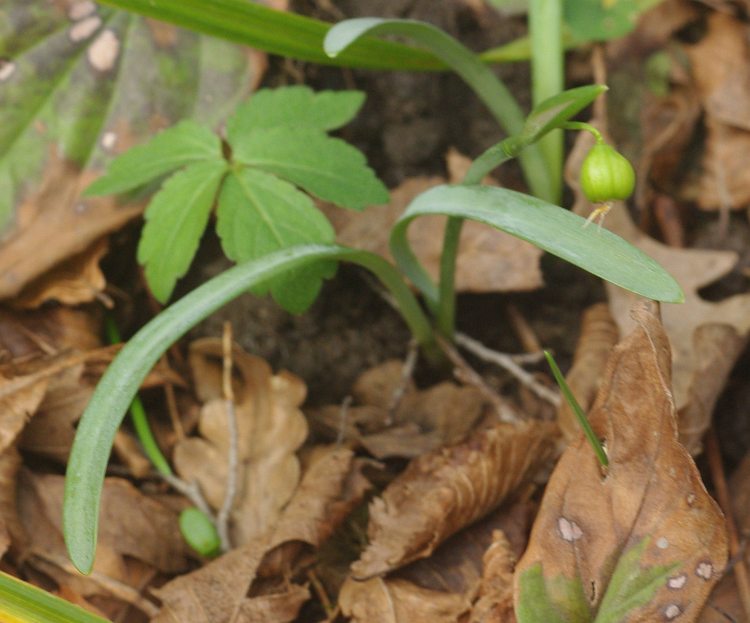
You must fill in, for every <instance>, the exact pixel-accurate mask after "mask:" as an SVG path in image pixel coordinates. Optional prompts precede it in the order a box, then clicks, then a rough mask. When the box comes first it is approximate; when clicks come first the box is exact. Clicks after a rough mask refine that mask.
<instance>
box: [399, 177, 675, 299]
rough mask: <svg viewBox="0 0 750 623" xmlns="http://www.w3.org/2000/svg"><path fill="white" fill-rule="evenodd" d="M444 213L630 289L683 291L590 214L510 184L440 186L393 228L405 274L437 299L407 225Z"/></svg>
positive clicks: (659, 293)
mask: <svg viewBox="0 0 750 623" xmlns="http://www.w3.org/2000/svg"><path fill="white" fill-rule="evenodd" d="M429 214H443V215H446V216H453V217H458V218H464V219H471V220H474V221H478V222H480V223H485V224H487V225H490V226H492V227H495V228H497V229H502V230H503V231H505V232H507V233H509V234H511V235H513V236H516V237H518V238H521V239H522V240H527V241H528V242H531V243H532V244H534V245H536V246H537V247H539V248H541V249H544V250H545V251H548V252H549V253H552V254H553V255H557V256H558V257H560V258H562V259H564V260H566V261H568V262H570V263H571V264H574V265H576V266H578V267H580V268H583V269H584V270H587V271H588V272H590V273H593V274H594V275H597V276H598V277H601V278H602V279H606V280H607V281H610V282H611V283H614V284H615V285H618V286H620V287H622V288H625V289H626V290H630V291H631V292H635V293H636V294H640V295H642V296H645V297H648V298H651V299H654V300H657V301H664V302H668V303H681V302H682V301H683V300H684V294H683V292H682V289H681V288H680V286H679V285H678V283H677V282H676V281H675V280H674V278H673V277H672V276H671V275H670V274H669V273H667V272H666V271H665V270H664V269H663V268H662V267H661V266H659V264H657V263H656V262H655V261H654V260H652V259H651V258H650V257H648V256H647V255H645V254H644V253H642V252H641V251H640V250H638V249H636V248H635V247H634V246H633V245H631V244H630V243H628V242H626V241H625V240H623V239H622V238H620V237H619V236H617V235H616V234H613V233H612V232H610V231H609V230H607V229H599V228H597V227H586V228H584V227H583V225H584V223H585V222H586V221H585V219H583V218H581V217H580V216H578V215H576V214H573V213H572V212H569V211H567V210H563V209H562V208H560V207H558V206H555V205H552V204H550V203H547V202H546V201H542V200H541V199H537V198H535V197H531V196H529V195H525V194H522V193H518V192H515V191H512V190H507V189H505V188H493V187H489V186H437V187H435V188H431V189H430V190H428V191H427V192H425V193H422V194H421V195H419V196H418V197H417V198H416V199H415V200H414V201H413V202H412V203H411V205H409V207H408V208H407V209H406V211H405V212H404V214H403V215H402V216H401V218H400V219H399V221H398V222H397V224H396V226H395V227H394V229H393V231H392V233H391V243H390V246H391V252H392V253H393V256H394V258H396V261H397V262H398V264H399V265H400V266H401V268H402V270H403V271H404V273H405V274H406V275H408V276H409V278H410V279H412V281H414V283H415V285H417V287H418V288H419V289H420V290H421V291H423V292H425V293H426V294H427V295H428V296H430V297H434V300H437V293H436V292H435V286H434V284H431V282H429V281H428V280H427V281H426V278H425V275H424V273H423V271H420V270H419V267H418V266H417V264H416V260H415V258H414V256H413V254H412V253H411V251H410V250H409V247H408V242H407V240H406V230H407V228H408V226H409V223H410V222H411V221H412V220H413V219H414V218H416V217H417V216H426V215H429Z"/></svg>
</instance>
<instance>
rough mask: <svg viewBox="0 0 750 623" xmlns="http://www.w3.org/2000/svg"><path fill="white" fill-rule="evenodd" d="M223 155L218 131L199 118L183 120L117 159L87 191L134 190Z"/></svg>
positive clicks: (111, 192) (112, 192)
mask: <svg viewBox="0 0 750 623" xmlns="http://www.w3.org/2000/svg"><path fill="white" fill-rule="evenodd" d="M221 157H222V153H221V140H220V139H219V137H218V136H216V134H214V133H213V132H212V131H211V130H209V129H208V128H206V127H204V126H202V125H201V124H200V123H197V122H196V121H192V120H185V121H181V122H180V123H178V124H177V125H174V126H172V127H171V128H168V129H166V130H164V131H163V132H161V133H160V134H157V135H156V136H155V137H154V138H153V139H151V140H150V141H148V143H145V144H143V145H137V146H136V147H133V148H132V149H129V150H128V151H126V152H125V153H124V154H122V155H121V156H119V157H117V158H115V160H114V161H113V162H112V164H111V165H110V166H109V169H108V170H107V173H106V174H105V175H104V176H103V177H100V178H99V179H98V180H96V181H95V182H94V183H93V184H91V186H89V187H88V188H87V189H86V192H85V194H86V195H89V196H90V195H112V194H117V193H121V192H124V191H126V190H133V189H134V188H138V187H139V186H143V184H145V183H147V182H150V181H152V180H155V179H157V178H159V177H161V176H162V175H165V174H166V173H170V172H171V171H174V170H176V169H179V168H181V167H184V166H185V165H188V164H190V163H193V162H200V161H202V160H214V161H215V160H217V159H220V158H221Z"/></svg>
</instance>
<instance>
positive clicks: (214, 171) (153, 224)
mask: <svg viewBox="0 0 750 623" xmlns="http://www.w3.org/2000/svg"><path fill="white" fill-rule="evenodd" d="M226 166H227V165H226V162H225V161H224V160H208V161H205V162H198V163H194V164H191V165H189V166H188V167H186V168H185V169H184V170H182V171H179V172H178V173H175V174H174V175H173V176H172V177H170V178H169V179H168V180H167V181H166V182H165V183H164V185H163V186H162V189H161V190H160V191H159V192H158V193H156V195H154V198H153V199H152V201H151V203H150V204H149V206H148V209H147V210H146V214H145V217H146V225H145V226H144V228H143V233H142V234H141V240H140V243H139V245H138V261H139V262H140V263H141V264H143V265H144V267H145V274H146V279H147V281H148V284H149V287H150V288H151V292H152V293H153V295H154V296H155V297H156V299H157V300H158V301H161V302H162V303H166V301H167V300H168V299H169V297H170V296H171V294H172V290H174V286H175V283H176V282H177V279H179V278H180V277H182V276H183V275H184V274H185V273H186V272H187V270H188V268H189V267H190V264H191V262H192V261H193V257H194V256H195V252H196V251H197V250H198V243H199V242H200V239H201V236H202V235H203V232H204V231H205V229H206V225H207V224H208V217H209V215H210V213H211V207H212V206H213V203H214V199H215V197H216V191H217V190H218V188H219V183H220V182H221V178H222V177H223V175H224V173H225V172H226Z"/></svg>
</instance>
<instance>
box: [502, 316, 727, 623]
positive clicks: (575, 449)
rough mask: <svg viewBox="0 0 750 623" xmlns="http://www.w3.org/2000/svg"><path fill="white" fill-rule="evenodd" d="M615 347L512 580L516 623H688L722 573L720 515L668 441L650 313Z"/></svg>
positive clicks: (673, 439)
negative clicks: (589, 431)
mask: <svg viewBox="0 0 750 623" xmlns="http://www.w3.org/2000/svg"><path fill="white" fill-rule="evenodd" d="M634 318H635V320H636V322H637V325H638V326H637V328H636V329H635V331H634V332H633V333H632V334H631V335H630V336H629V337H628V338H627V339H625V340H624V341H623V342H622V343H621V344H620V345H618V346H617V347H616V349H615V350H614V352H613V354H612V357H611V358H610V360H609V362H608V365H607V371H606V374H605V380H604V383H603V385H602V388H601V390H600V392H599V395H598V397H597V400H596V403H595V404H594V408H593V411H592V413H591V415H590V420H591V423H592V426H593V428H594V430H595V431H596V433H597V435H599V436H600V437H601V438H603V439H604V440H605V443H606V448H607V453H608V456H609V468H608V469H607V470H605V471H604V472H603V471H602V469H601V466H600V465H599V463H598V462H597V459H596V457H595V455H594V452H593V450H592V449H591V448H590V446H589V445H588V443H587V442H586V441H585V439H584V438H583V436H582V435H581V437H580V438H579V441H578V442H577V443H574V444H572V445H571V446H569V447H568V449H567V450H566V451H565V453H564V454H563V456H562V458H561V459H560V461H559V463H558V465H557V467H556V468H555V471H554V473H553V474H552V477H551V478H550V481H549V483H548V485H547V488H546V490H545V495H544V499H543V500H542V506H541V508H540V510H539V514H538V516H537V520H536V522H535V524H534V528H533V530H532V534H531V540H530V543H529V547H528V549H527V550H526V553H525V554H524V556H523V558H522V559H521V561H520V562H519V564H518V567H517V569H516V576H515V600H516V615H517V616H518V620H519V621H520V622H521V623H530V622H537V621H539V622H541V621H544V622H545V623H546V622H552V621H566V620H575V621H582V622H584V621H593V620H597V621H633V622H635V621H644V622H645V621H673V620H679V621H685V622H687V621H695V620H696V618H697V617H698V615H699V613H700V611H701V608H702V607H703V604H704V602H705V600H706V598H707V597H708V594H709V592H710V590H711V588H712V587H713V585H714V584H715V583H716V581H717V580H718V579H719V577H720V576H721V574H722V572H723V571H724V566H725V564H726V560H727V535H726V529H725V525H724V518H723V516H722V514H721V511H720V510H719V508H718V506H717V505H716V503H715V502H714V501H713V500H712V499H711V497H710V496H709V495H708V493H707V492H706V490H705V488H704V486H703V483H702V482H701V479H700V475H699V473H698V470H697V469H696V467H695V464H694V463H693V461H692V459H691V458H690V455H689V454H688V452H687V451H686V450H685V448H684V447H683V446H682V445H681V444H680V443H679V441H678V440H677V425H676V419H675V409H674V402H673V401H672V394H671V391H670V352H669V343H668V341H667V337H666V334H665V333H664V330H663V328H662V326H661V323H660V322H659V319H658V318H657V316H656V314H655V312H654V310H653V309H652V308H648V307H646V306H645V305H642V306H638V307H636V308H635V309H634Z"/></svg>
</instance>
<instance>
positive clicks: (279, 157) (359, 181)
mask: <svg viewBox="0 0 750 623" xmlns="http://www.w3.org/2000/svg"><path fill="white" fill-rule="evenodd" d="M233 147H234V157H235V158H236V159H237V160H238V161H239V162H242V163H243V164H246V165H249V166H252V167H256V168H259V169H263V170H264V171H268V172H269V173H274V174H276V175H278V176H279V177H283V178H284V179H286V180H288V181H290V182H292V183H294V184H296V185H297V186H300V187H302V188H304V189H305V190H306V191H307V192H309V193H311V194H313V195H315V196H316V197H319V198H321V199H325V200H326V201H331V202H332V203H335V204H336V205H340V206H344V207H347V208H353V209H355V210H359V209H362V208H364V207H366V206H368V205H373V204H381V203H386V202H387V201H388V190H387V189H386V188H385V186H383V183H382V182H381V181H380V180H379V179H378V178H377V177H376V176H375V174H374V173H373V171H372V169H370V168H369V167H368V166H367V161H366V160H365V157H364V156H363V155H362V153H361V152H359V151H358V150H357V149H355V148H354V147H352V146H351V145H349V144H347V143H345V142H344V141H342V140H341V139H337V138H331V137H329V136H326V135H325V134H324V133H323V132H320V131H317V130H313V129H300V128H290V127H283V126H280V127H276V128H271V129H268V130H258V131H256V132H252V133H250V134H247V135H243V136H242V137H241V138H239V139H238V141H237V142H235V143H234V145H233Z"/></svg>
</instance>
